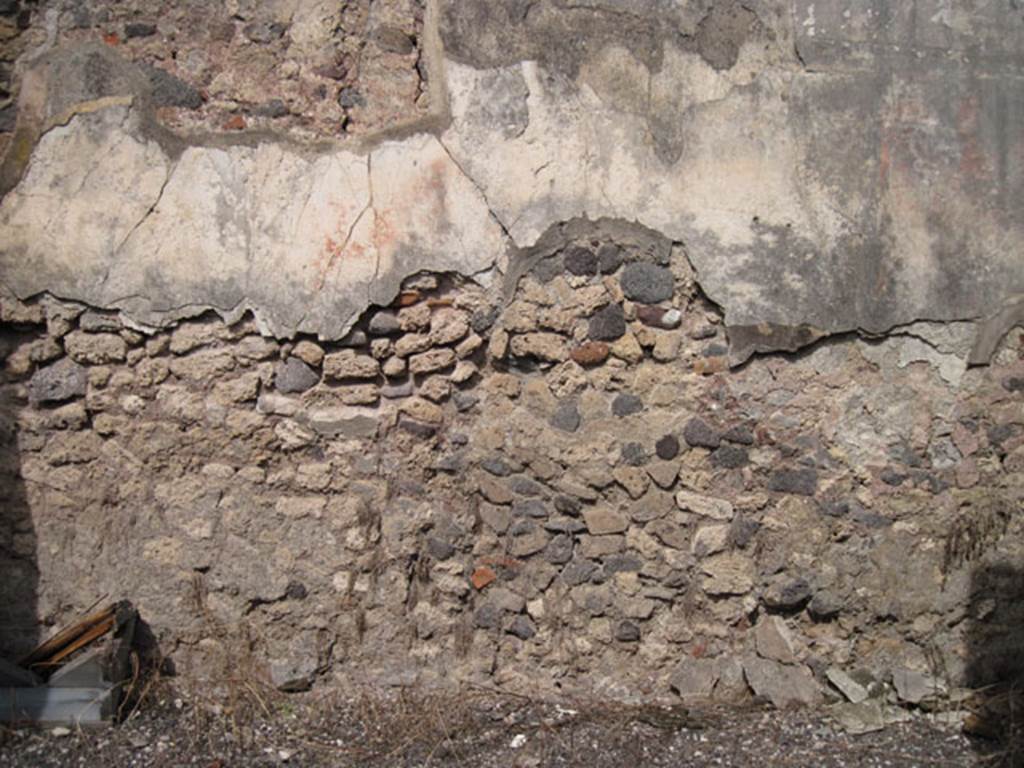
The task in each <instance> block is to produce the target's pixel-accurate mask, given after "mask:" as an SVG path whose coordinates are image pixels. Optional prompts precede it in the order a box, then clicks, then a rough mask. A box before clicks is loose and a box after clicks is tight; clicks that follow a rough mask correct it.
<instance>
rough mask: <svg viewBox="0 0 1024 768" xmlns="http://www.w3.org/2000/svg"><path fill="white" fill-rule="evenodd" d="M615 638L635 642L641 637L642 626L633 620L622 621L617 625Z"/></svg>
mask: <svg viewBox="0 0 1024 768" xmlns="http://www.w3.org/2000/svg"><path fill="white" fill-rule="evenodd" d="M615 639H616V640H618V641H619V642H622V643H635V642H637V641H638V640H639V639H640V628H639V627H638V626H637V625H636V624H634V623H633V622H632V621H620V622H619V623H618V625H617V626H616V627H615Z"/></svg>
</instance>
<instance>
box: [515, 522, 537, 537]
mask: <svg viewBox="0 0 1024 768" xmlns="http://www.w3.org/2000/svg"><path fill="white" fill-rule="evenodd" d="M536 530H537V524H536V523H534V522H533V521H532V520H516V521H515V522H514V523H512V527H511V528H509V529H508V532H509V533H510V534H511V535H512V536H526V535H528V534H531V533H533V532H534V531H536Z"/></svg>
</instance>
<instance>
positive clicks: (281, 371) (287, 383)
mask: <svg viewBox="0 0 1024 768" xmlns="http://www.w3.org/2000/svg"><path fill="white" fill-rule="evenodd" d="M319 381H320V374H319V373H317V372H316V371H315V370H314V369H312V368H310V367H309V366H308V365H306V364H305V363H304V362H302V361H301V360H299V358H297V357H289V358H288V359H287V360H285V361H284V362H282V363H280V364H279V365H278V366H277V370H276V371H275V372H274V387H276V389H277V391H278V392H284V393H291V392H305V391H306V390H307V389H310V388H312V387H315V386H316V384H317V382H319Z"/></svg>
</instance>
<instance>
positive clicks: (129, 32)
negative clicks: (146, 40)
mask: <svg viewBox="0 0 1024 768" xmlns="http://www.w3.org/2000/svg"><path fill="white" fill-rule="evenodd" d="M155 34H156V24H148V23H146V22H143V21H133V22H130V23H128V24H125V25H124V36H125V39H127V40H131V39H132V38H133V37H151V36H152V35H155Z"/></svg>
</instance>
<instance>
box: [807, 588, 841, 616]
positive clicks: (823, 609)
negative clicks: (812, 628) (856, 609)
mask: <svg viewBox="0 0 1024 768" xmlns="http://www.w3.org/2000/svg"><path fill="white" fill-rule="evenodd" d="M842 609H843V602H842V600H840V599H839V598H838V597H837V596H836V595H835V594H833V593H832V592H830V591H828V590H827V589H823V590H822V591H820V592H818V593H816V594H815V595H814V597H812V598H811V602H810V603H808V605H807V612H808V613H809V614H810V615H811V618H812V619H814V620H815V621H828V620H829V619H834V618H835V617H836V616H838V615H839V612H840V611H841V610H842Z"/></svg>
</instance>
